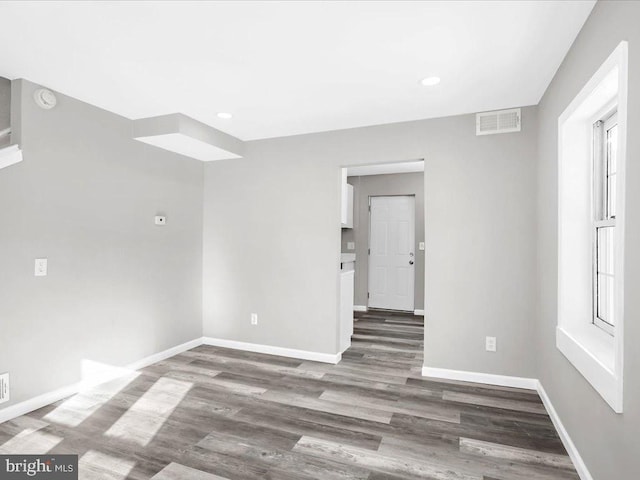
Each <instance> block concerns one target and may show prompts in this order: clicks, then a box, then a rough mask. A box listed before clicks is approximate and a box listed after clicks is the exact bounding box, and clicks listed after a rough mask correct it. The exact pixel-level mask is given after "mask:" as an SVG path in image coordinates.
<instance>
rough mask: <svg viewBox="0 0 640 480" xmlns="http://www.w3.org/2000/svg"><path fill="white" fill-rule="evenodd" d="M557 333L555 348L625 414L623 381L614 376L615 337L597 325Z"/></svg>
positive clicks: (614, 406) (560, 328)
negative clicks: (623, 410)
mask: <svg viewBox="0 0 640 480" xmlns="http://www.w3.org/2000/svg"><path fill="white" fill-rule="evenodd" d="M588 327H589V328H584V329H580V330H579V331H575V332H574V331H568V330H566V329H564V328H562V327H557V329H556V346H557V347H558V349H559V350H560V351H561V352H562V354H563V355H564V356H565V357H567V359H568V360H569V361H570V362H571V363H572V364H573V366H574V367H576V369H578V371H579V372H580V373H581V374H582V375H583V376H584V377H585V378H586V379H587V381H588V382H589V383H590V384H591V385H592V386H593V388H595V389H596V391H597V392H598V393H599V394H600V395H601V396H602V398H604V400H605V401H606V402H607V403H608V404H609V406H610V407H611V408H612V409H613V410H614V411H615V412H616V413H622V381H621V378H619V377H618V375H616V372H615V363H616V362H615V360H616V359H615V344H614V340H613V337H611V336H610V335H607V334H606V333H605V332H603V331H602V330H600V329H598V328H597V327H595V326H594V325H589V326H588Z"/></svg>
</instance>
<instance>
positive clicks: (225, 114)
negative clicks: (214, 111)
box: [218, 112, 233, 120]
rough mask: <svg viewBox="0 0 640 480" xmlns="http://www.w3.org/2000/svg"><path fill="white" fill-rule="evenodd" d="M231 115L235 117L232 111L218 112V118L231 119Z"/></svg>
mask: <svg viewBox="0 0 640 480" xmlns="http://www.w3.org/2000/svg"><path fill="white" fill-rule="evenodd" d="M231 117H233V115H231V114H230V113H227V112H219V113H218V118H224V119H225V120H229V119H230V118H231Z"/></svg>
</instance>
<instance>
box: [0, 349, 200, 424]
mask: <svg viewBox="0 0 640 480" xmlns="http://www.w3.org/2000/svg"><path fill="white" fill-rule="evenodd" d="M198 345H202V338H196V339H194V340H191V341H189V342H186V343H183V344H181V345H176V346H175V347H171V348H168V349H167V350H163V351H162V352H158V353H154V354H153V355H149V356H148V357H145V358H142V359H140V360H138V361H136V362H133V363H130V364H129V365H127V366H125V367H115V368H114V370H119V371H121V372H123V373H124V372H131V371H132V370H139V369H141V368H144V367H148V366H149V365H152V364H154V363H156V362H159V361H161V360H164V359H166V358H169V357H172V356H174V355H177V354H179V353H182V352H185V351H187V350H190V349H192V348H195V347H197V346H198ZM114 378H115V377H114V376H111V377H109V378H103V379H99V380H97V379H83V380H82V381H81V382H76V383H73V384H71V385H67V386H64V387H61V388H58V389H56V390H52V391H50V392H47V393H43V394H42V395H38V396H37V397H33V398H29V399H28V400H24V401H22V402H18V403H16V404H13V405H10V406H8V407H6V408H3V409H2V410H0V424H1V423H3V422H6V421H9V420H12V419H14V418H16V417H19V416H21V415H25V414H27V413H30V412H33V411H34V410H37V409H39V408H42V407H45V406H47V405H50V404H52V403H55V402H57V401H59V400H62V399H63V398H66V397H70V396H71V395H74V394H76V393H78V392H80V391H81V390H82V389H83V388H86V387H87V385H97V384H99V383H102V381H109V380H112V379H114ZM101 380H102V381H101Z"/></svg>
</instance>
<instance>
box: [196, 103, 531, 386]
mask: <svg viewBox="0 0 640 480" xmlns="http://www.w3.org/2000/svg"><path fill="white" fill-rule="evenodd" d="M536 123H537V117H536V108H535V107H526V108H523V131H522V132H520V133H512V134H503V135H487V136H483V137H477V136H476V135H475V117H474V115H463V116H456V117H447V118H440V119H433V120H423V121H416V122H406V123H398V124H391V125H382V126H375V127H366V128H356V129H351V130H341V131H335V132H325V133H317V134H310V135H299V136H293V137H285V138H276V139H270V140H257V141H252V142H248V143H247V148H246V151H245V158H244V159H241V160H229V161H220V162H210V163H208V164H207V165H205V191H204V256H203V261H204V266H203V268H204V272H203V279H204V283H203V285H204V286H203V288H204V290H203V299H204V334H205V335H206V336H211V337H218V338H224V339H230V340H236V341H245V342H253V343H260V344H266V345H274V346H281V347H288V348H297V349H302V350H311V351H315V352H322V353H336V352H337V351H338V345H337V318H338V315H337V313H338V305H337V298H338V288H339V254H340V249H341V233H340V231H341V229H340V178H341V176H340V168H341V167H345V166H351V165H366V164H375V163H389V162H394V161H406V160H409V159H415V158H424V159H425V176H424V178H425V187H424V192H425V222H426V236H425V241H426V259H425V269H426V275H425V281H426V283H427V291H428V296H427V297H426V298H425V304H426V313H427V317H426V339H425V365H428V366H433V367H442V368H454V369H461V370H472V371H483V372H487V373H495V374H505V375H518V376H532V375H533V372H534V360H533V345H532V343H531V338H532V336H533V331H534V313H535V305H534V300H535V294H534V292H535V252H536V245H535V227H536V216H535V209H536V202H535V191H536V175H535V173H536V161H537V158H536V150H537V149H536V145H537V144H536V141H537V127H536ZM430 252H432V254H431V255H430ZM460 299H464V301H463V302H461V301H460ZM251 312H256V313H258V314H259V318H260V319H259V324H258V325H257V326H251V325H250V313H251ZM487 335H495V336H497V337H498V352H497V353H487V352H485V351H484V337H485V336H487ZM460 352H465V354H464V355H460Z"/></svg>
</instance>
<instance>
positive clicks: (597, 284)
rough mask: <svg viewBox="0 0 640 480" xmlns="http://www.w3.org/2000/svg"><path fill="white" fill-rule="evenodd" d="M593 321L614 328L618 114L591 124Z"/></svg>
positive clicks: (610, 329) (609, 331)
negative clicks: (592, 146)
mask: <svg viewBox="0 0 640 480" xmlns="http://www.w3.org/2000/svg"><path fill="white" fill-rule="evenodd" d="M593 144H594V148H593V177H594V188H593V200H594V208H593V212H594V222H593V227H594V228H593V232H594V248H593V252H594V258H593V271H594V278H593V303H594V308H593V323H594V324H595V325H596V326H597V327H600V328H601V329H603V330H604V331H605V332H607V333H608V334H610V335H613V334H614V330H615V308H614V306H615V295H614V290H615V249H614V245H615V232H616V230H615V228H616V156H617V152H618V114H617V112H614V113H612V114H610V115H608V117H607V118H606V119H604V120H598V121H597V122H596V123H595V124H594V125H593Z"/></svg>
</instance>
